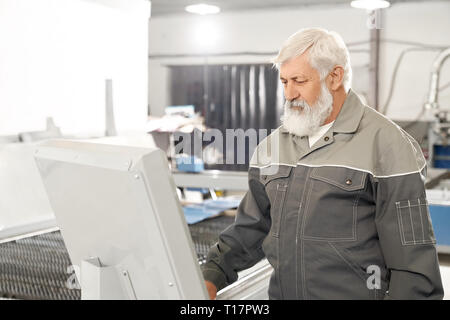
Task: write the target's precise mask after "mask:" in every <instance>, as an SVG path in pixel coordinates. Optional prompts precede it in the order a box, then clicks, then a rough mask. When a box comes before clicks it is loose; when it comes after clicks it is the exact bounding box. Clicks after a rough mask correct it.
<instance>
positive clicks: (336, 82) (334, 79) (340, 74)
mask: <svg viewBox="0 0 450 320" xmlns="http://www.w3.org/2000/svg"><path fill="white" fill-rule="evenodd" d="M327 80H328V87H329V88H330V89H331V90H333V91H336V90H338V89H339V88H340V87H341V86H342V83H343V81H344V68H342V67H341V66H335V67H334V68H333V70H331V72H330V73H329V74H328V79H327Z"/></svg>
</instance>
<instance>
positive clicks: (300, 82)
mask: <svg viewBox="0 0 450 320" xmlns="http://www.w3.org/2000/svg"><path fill="white" fill-rule="evenodd" d="M305 82H306V80H295V83H299V84H302V83H305Z"/></svg>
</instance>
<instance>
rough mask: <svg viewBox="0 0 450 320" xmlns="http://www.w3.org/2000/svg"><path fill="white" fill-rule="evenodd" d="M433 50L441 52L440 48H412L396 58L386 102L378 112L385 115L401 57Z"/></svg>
mask: <svg viewBox="0 0 450 320" xmlns="http://www.w3.org/2000/svg"><path fill="white" fill-rule="evenodd" d="M435 50H442V47H414V48H407V49H404V50H403V51H402V52H401V53H400V55H399V57H398V58H397V62H396V63H395V67H394V71H393V72H392V78H391V79H392V80H391V85H390V86H389V93H388V97H387V99H386V102H385V103H384V105H383V107H382V108H381V109H380V112H381V113H382V114H384V115H386V113H387V110H388V106H389V103H390V102H391V99H392V96H393V93H394V87H395V80H396V78H397V73H398V69H399V67H400V63H401V62H402V59H403V57H404V56H405V54H406V53H409V52H413V51H435Z"/></svg>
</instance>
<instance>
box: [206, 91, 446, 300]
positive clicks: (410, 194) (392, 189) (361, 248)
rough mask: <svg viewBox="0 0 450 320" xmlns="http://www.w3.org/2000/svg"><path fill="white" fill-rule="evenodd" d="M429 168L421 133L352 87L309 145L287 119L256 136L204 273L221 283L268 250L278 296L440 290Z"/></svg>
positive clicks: (272, 293)
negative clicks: (242, 190) (231, 218)
mask: <svg viewBox="0 0 450 320" xmlns="http://www.w3.org/2000/svg"><path fill="white" fill-rule="evenodd" d="M425 169H426V162H425V159H424V157H423V154H422V151H421V149H420V146H419V145H418V143H417V142H416V141H415V140H414V139H413V138H412V137H411V136H410V135H408V134H407V133H406V132H405V131H404V130H402V129H401V128H400V127H399V126H397V125H396V124H394V123H393V122H392V121H390V120H389V119H387V118H385V117H384V116H383V115H381V114H380V113H378V112H376V111H375V110H373V109H372V108H370V107H368V106H366V105H364V104H363V103H362V101H361V99H360V98H359V97H358V95H357V94H355V93H354V92H353V91H352V90H350V91H349V93H348V95H347V98H346V100H345V102H344V105H343V106H342V109H341V111H340V113H339V115H338V117H337V118H336V121H335V122H334V124H333V126H332V127H331V128H330V129H329V130H328V131H327V132H326V133H325V135H324V136H323V137H322V139H321V140H319V141H318V142H317V143H316V144H315V145H313V146H312V147H311V148H310V147H309V143H308V138H307V137H299V136H295V135H292V134H290V133H288V132H287V131H286V130H285V129H284V128H283V127H280V128H278V129H277V130H275V131H274V132H273V133H272V134H271V135H270V136H268V137H267V138H266V139H265V140H263V141H262V142H261V143H260V144H259V145H258V147H257V148H256V150H255V153H254V154H253V157H252V159H251V164H250V168H249V172H248V176H249V190H248V192H247V193H246V195H245V197H244V199H243V200H242V202H241V204H240V206H239V208H238V212H237V215H236V220H235V223H234V224H232V225H231V226H230V227H228V228H227V229H226V230H225V231H224V232H222V233H221V235H220V237H219V241H218V243H217V244H216V245H215V246H213V247H212V248H211V249H210V251H209V254H208V258H207V262H206V263H205V264H204V265H203V266H202V271H203V276H204V278H205V279H206V280H209V281H211V282H213V283H214V284H215V285H216V286H217V287H218V289H219V290H220V289H222V288H223V287H225V286H227V285H229V284H231V283H232V282H234V281H236V280H237V272H238V271H241V270H243V269H246V268H249V267H251V266H253V265H254V264H255V263H257V262H258V261H260V260H261V259H262V258H264V257H267V259H268V261H269V263H270V264H271V265H272V266H273V269H274V271H273V274H272V276H271V280H270V285H269V298H271V299H383V298H385V299H389V298H394V299H442V297H443V288H442V281H441V276H440V272H439V263H438V259H437V253H436V246H435V244H436V240H435V237H434V232H433V228H432V225H431V220H430V215H429V210H428V204H427V199H426V194H425V188H424V176H425ZM376 270H379V275H380V276H379V281H378V283H379V286H378V288H377V280H376V279H375V278H374V276H376V275H377V271H376Z"/></svg>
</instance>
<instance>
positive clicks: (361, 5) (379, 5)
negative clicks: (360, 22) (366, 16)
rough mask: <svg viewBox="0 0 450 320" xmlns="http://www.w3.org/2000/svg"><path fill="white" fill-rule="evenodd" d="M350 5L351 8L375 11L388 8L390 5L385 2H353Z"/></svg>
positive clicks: (356, 0)
mask: <svg viewBox="0 0 450 320" xmlns="http://www.w3.org/2000/svg"><path fill="white" fill-rule="evenodd" d="M350 5H351V6H352V7H353V8H358V9H367V10H375V9H384V8H388V7H389V6H390V5H391V4H390V3H389V1H385V0H355V1H352V2H351V3H350Z"/></svg>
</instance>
